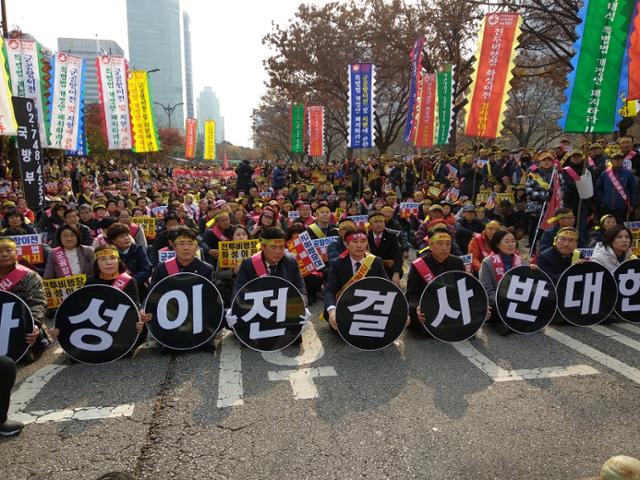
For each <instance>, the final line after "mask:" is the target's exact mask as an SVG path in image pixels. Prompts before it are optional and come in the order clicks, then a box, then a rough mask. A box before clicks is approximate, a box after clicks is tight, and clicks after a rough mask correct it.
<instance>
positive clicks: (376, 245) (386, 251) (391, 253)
mask: <svg viewBox="0 0 640 480" xmlns="http://www.w3.org/2000/svg"><path fill="white" fill-rule="evenodd" d="M367 240H368V242H369V251H370V252H371V253H372V254H373V255H375V256H376V257H380V258H381V259H382V264H383V265H384V270H385V272H387V277H389V278H391V281H392V282H393V283H395V284H396V285H398V286H400V278H401V277H402V249H401V248H400V242H399V241H398V236H397V235H396V234H395V233H393V232H391V231H389V230H387V229H386V228H385V217H384V215H383V214H382V213H381V212H373V213H371V214H370V215H369V234H368V236H367Z"/></svg>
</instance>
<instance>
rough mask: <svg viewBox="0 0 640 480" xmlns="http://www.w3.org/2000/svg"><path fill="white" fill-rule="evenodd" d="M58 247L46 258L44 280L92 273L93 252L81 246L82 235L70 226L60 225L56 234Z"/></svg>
mask: <svg viewBox="0 0 640 480" xmlns="http://www.w3.org/2000/svg"><path fill="white" fill-rule="evenodd" d="M56 241H57V244H58V245H60V246H59V247H56V248H54V249H53V250H51V252H50V253H49V257H48V258H47V266H46V267H45V270H44V275H43V277H44V278H47V279H49V278H64V277H71V276H74V275H83V274H84V275H87V276H90V275H91V274H92V273H93V258H94V257H93V250H92V249H91V247H88V246H86V245H82V234H81V233H80V231H79V230H78V229H77V228H76V227H73V226H71V225H62V226H61V227H60V228H59V229H58V231H57V232H56Z"/></svg>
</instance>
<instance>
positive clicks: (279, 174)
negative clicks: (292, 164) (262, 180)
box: [271, 165, 286, 190]
mask: <svg viewBox="0 0 640 480" xmlns="http://www.w3.org/2000/svg"><path fill="white" fill-rule="evenodd" d="M271 185H272V186H273V189H274V190H279V189H281V188H284V187H285V185H286V178H285V174H284V169H282V168H281V167H280V165H277V166H276V168H274V169H273V180H272V182H271Z"/></svg>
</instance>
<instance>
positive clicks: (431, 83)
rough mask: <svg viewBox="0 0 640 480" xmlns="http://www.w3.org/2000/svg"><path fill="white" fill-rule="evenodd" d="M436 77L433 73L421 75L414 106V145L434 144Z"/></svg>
mask: <svg viewBox="0 0 640 480" xmlns="http://www.w3.org/2000/svg"><path fill="white" fill-rule="evenodd" d="M437 85H438V82H437V77H436V74H435V73H429V74H425V75H422V79H421V84H420V88H419V93H420V98H419V100H418V101H419V107H418V108H416V118H415V120H414V125H415V136H414V144H415V146H416V147H431V146H433V145H434V140H435V138H434V136H435V134H436V133H437V132H436V113H437V109H436V102H437V98H438V97H437V90H436V89H437Z"/></svg>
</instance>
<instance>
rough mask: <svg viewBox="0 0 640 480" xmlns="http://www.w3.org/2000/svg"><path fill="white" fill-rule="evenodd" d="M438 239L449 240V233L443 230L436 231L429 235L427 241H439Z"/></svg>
mask: <svg viewBox="0 0 640 480" xmlns="http://www.w3.org/2000/svg"><path fill="white" fill-rule="evenodd" d="M440 240H449V241H451V235H449V234H448V233H444V232H438V233H436V234H434V235H431V236H430V237H429V243H432V242H439V241H440Z"/></svg>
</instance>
